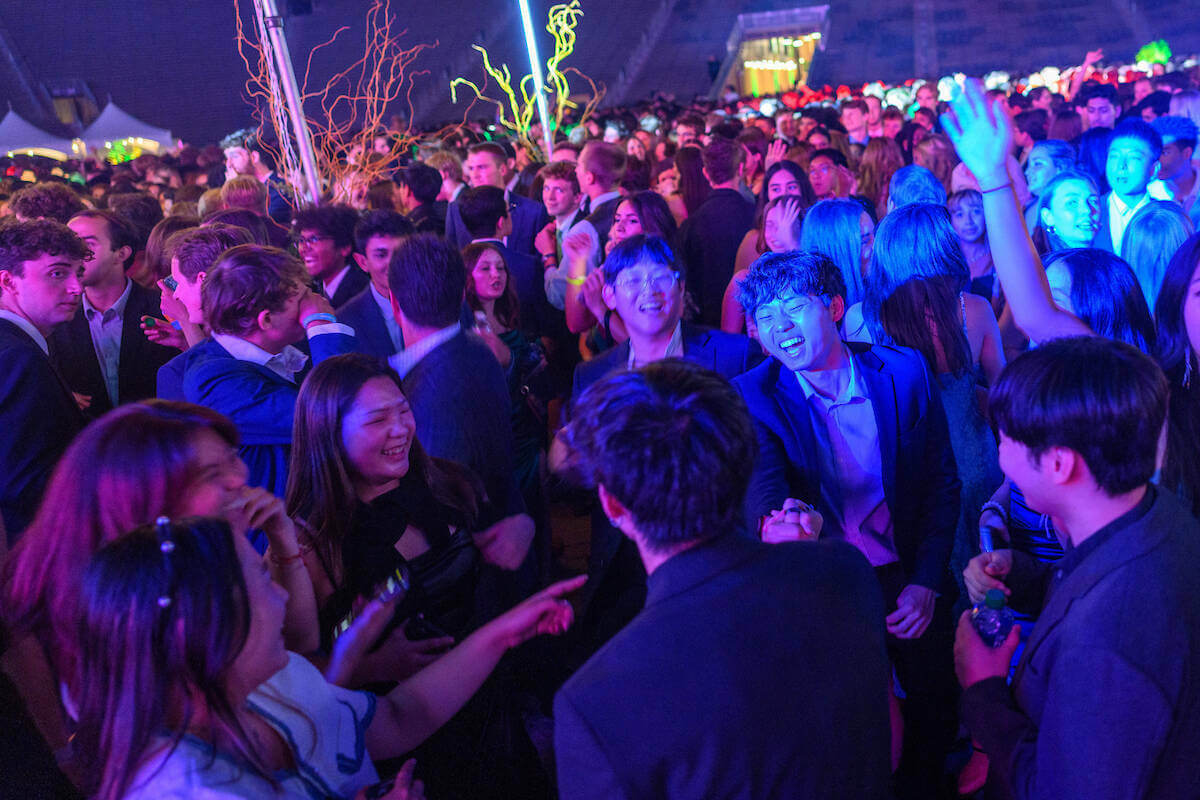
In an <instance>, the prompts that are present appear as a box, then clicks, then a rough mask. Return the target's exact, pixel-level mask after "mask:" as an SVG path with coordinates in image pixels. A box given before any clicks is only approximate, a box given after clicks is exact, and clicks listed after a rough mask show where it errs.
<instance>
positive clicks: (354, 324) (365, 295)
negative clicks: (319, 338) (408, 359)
mask: <svg viewBox="0 0 1200 800" xmlns="http://www.w3.org/2000/svg"><path fill="white" fill-rule="evenodd" d="M337 318H338V322H344V323H345V324H347V325H349V326H350V327H351V328H354V337H355V338H356V339H358V352H360V353H366V354H367V355H369V356H376V357H377V358H387V357H388V356H392V355H395V354H396V353H398V352H399V350H397V349H396V348H395V346H394V345H393V344H392V337H391V336H389V335H388V330H387V321H386V320H385V319H384V318H383V312H382V311H380V310H379V304H378V303H376V302H375V296H374V295H373V294H371V287H370V285H368V286H367V288H366V289H363V290H362V291H361V292H359V293H358V294H356V295H354V297H352V298H350V299H349V300H347V301H346V304H345V305H343V306H341V307H340V308H338V310H337ZM401 349H403V347H401Z"/></svg>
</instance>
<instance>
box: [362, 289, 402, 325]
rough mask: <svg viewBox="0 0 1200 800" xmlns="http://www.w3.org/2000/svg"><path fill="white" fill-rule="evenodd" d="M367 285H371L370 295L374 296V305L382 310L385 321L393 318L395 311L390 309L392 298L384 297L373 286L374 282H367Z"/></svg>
mask: <svg viewBox="0 0 1200 800" xmlns="http://www.w3.org/2000/svg"><path fill="white" fill-rule="evenodd" d="M367 285H368V286H369V287H371V297H374V298H375V305H377V306H379V310H380V311H382V312H383V318H384V320H385V321H386V320H387V319H389V318H390V319H395V318H396V312H395V311H394V310H392V298H390V297H384V296H383V294H382V293H381V292H380V291H379V290H378V289H376V288H375V284H374V283H368V284H367Z"/></svg>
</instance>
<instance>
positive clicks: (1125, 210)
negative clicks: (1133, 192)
mask: <svg viewBox="0 0 1200 800" xmlns="http://www.w3.org/2000/svg"><path fill="white" fill-rule="evenodd" d="M1149 202H1150V194H1149V193H1146V194H1143V195H1142V199H1141V200H1140V201H1138V203H1137V204H1136V205H1132V206H1131V205H1127V204H1126V203H1125V201H1124V200H1122V199H1121V198H1119V197H1117V193H1116V192H1113V193H1112V194H1110V195H1109V196H1108V203H1109V207H1110V208H1111V209H1112V210H1113V211H1114V212H1115V213H1117V214H1118V215H1120V216H1122V217H1129V216H1132V215H1133V214H1134V213H1135V212H1137V211H1138V209H1140V208H1141V207H1142V206H1144V205H1146V203H1149Z"/></svg>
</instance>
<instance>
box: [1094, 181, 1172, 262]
mask: <svg viewBox="0 0 1200 800" xmlns="http://www.w3.org/2000/svg"><path fill="white" fill-rule="evenodd" d="M1111 196H1112V192H1108V193H1107V194H1104V195H1101V197H1100V226H1099V227H1098V228H1096V237H1095V238H1094V239H1092V247H1096V248H1099V249H1101V250H1107V251H1108V252H1110V253H1114V254H1116V255H1118V256H1119V255H1121V251H1120V250H1118V249H1116V248H1115V247H1113V240H1112V218H1111V217H1109V215H1108V198H1109V197H1111ZM1155 205H1164V206H1175V207H1176V208H1178V207H1179V204H1178V203H1172V202H1170V201H1168V200H1155V199H1154V198H1151V199H1150V201H1149V202H1148V203H1146V205H1144V206H1142V207H1141V208H1139V209H1138V212H1137V213H1136V214H1134V215H1133V219H1131V220H1129V225H1133V222H1134V220H1136V219H1138V218H1139V217H1141V216H1142V215H1143V214H1145V213H1146V212H1147V211H1148V210H1149V209H1150V208H1151V207H1153V206H1155ZM1125 230H1129V226H1126V228H1125Z"/></svg>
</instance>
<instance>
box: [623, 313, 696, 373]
mask: <svg viewBox="0 0 1200 800" xmlns="http://www.w3.org/2000/svg"><path fill="white" fill-rule="evenodd" d="M682 357H683V322H682V321H680V322H676V323H675V330H674V331H673V332H672V333H671V341H669V342H667V349H666V352H664V353H663V358H682ZM637 366H638V363H637V355H636V354H635V353H634V352H633V339H632V338H631V339H630V340H629V363H628V367H629V368H630V369H633V368H635V367H637ZM642 366H645V365H644V364H643V365H642Z"/></svg>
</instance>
